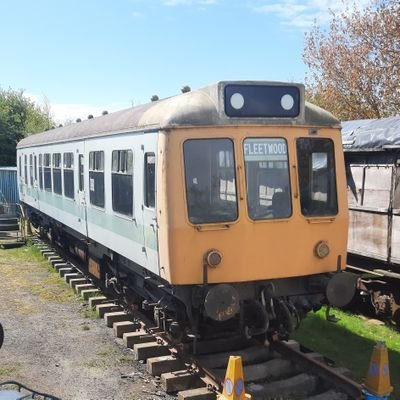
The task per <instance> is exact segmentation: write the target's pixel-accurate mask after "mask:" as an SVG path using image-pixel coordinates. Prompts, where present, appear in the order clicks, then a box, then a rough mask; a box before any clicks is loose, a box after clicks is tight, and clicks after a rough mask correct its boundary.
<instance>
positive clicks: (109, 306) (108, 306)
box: [96, 303, 122, 318]
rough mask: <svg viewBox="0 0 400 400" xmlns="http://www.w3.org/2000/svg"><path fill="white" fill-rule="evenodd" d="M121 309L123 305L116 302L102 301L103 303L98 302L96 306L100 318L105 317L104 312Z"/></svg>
mask: <svg viewBox="0 0 400 400" xmlns="http://www.w3.org/2000/svg"><path fill="white" fill-rule="evenodd" d="M121 310H122V309H121V307H120V306H119V305H117V304H114V303H102V304H97V306H96V312H97V315H98V316H99V318H103V317H104V314H106V313H111V312H116V311H121Z"/></svg>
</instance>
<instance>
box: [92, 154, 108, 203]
mask: <svg viewBox="0 0 400 400" xmlns="http://www.w3.org/2000/svg"><path fill="white" fill-rule="evenodd" d="M89 191H90V196H89V197H90V204H93V205H94V206H97V207H101V208H104V204H105V201H104V151H91V152H90V153H89Z"/></svg>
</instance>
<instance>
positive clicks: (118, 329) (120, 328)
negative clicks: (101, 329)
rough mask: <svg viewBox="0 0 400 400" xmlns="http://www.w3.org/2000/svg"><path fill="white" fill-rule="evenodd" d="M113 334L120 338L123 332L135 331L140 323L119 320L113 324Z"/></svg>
mask: <svg viewBox="0 0 400 400" xmlns="http://www.w3.org/2000/svg"><path fill="white" fill-rule="evenodd" d="M113 329H114V335H115V336H116V337H119V338H122V336H123V334H124V333H127V332H135V331H137V330H138V329H140V324H138V323H137V322H131V321H120V322H115V323H114V324H113Z"/></svg>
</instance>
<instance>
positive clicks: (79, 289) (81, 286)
mask: <svg viewBox="0 0 400 400" xmlns="http://www.w3.org/2000/svg"><path fill="white" fill-rule="evenodd" d="M88 289H95V287H94V285H93V283H90V282H89V283H80V284H78V285H75V292H76V293H77V294H81V292H82V290H88Z"/></svg>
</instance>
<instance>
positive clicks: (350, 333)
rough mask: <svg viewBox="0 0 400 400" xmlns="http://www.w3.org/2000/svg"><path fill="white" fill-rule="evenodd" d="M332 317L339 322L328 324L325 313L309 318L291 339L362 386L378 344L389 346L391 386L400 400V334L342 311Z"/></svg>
mask: <svg viewBox="0 0 400 400" xmlns="http://www.w3.org/2000/svg"><path fill="white" fill-rule="evenodd" d="M333 314H334V315H335V316H336V317H338V318H340V321H339V322H338V323H336V324H334V323H332V322H328V321H326V319H325V309H322V310H320V311H319V312H317V313H315V314H310V315H309V316H308V317H307V318H306V319H305V320H304V321H303V322H302V324H301V325H300V328H299V329H298V330H297V331H295V332H294V333H293V334H292V336H291V338H292V339H295V340H297V341H299V342H300V343H301V344H303V345H304V346H306V347H308V348H309V349H312V350H313V351H316V352H318V353H321V354H323V355H324V356H326V357H328V358H330V359H331V360H333V361H334V362H335V364H336V365H337V366H342V367H346V368H348V369H350V370H351V371H352V373H353V374H354V377H355V378H356V379H358V380H359V382H362V381H363V379H364V378H365V376H366V373H367V370H368V367H369V361H370V358H371V354H372V349H373V347H374V345H375V344H376V342H377V341H384V342H386V346H387V347H388V350H389V365H390V373H391V374H390V377H391V384H392V385H393V386H394V388H395V390H394V393H393V398H396V399H399V398H400V373H399V371H400V333H399V332H397V331H395V330H394V329H392V328H390V327H386V326H379V325H374V324H371V323H370V322H368V320H365V319H363V318H361V317H359V316H356V315H351V314H348V313H345V312H343V311H340V310H334V312H333Z"/></svg>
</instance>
